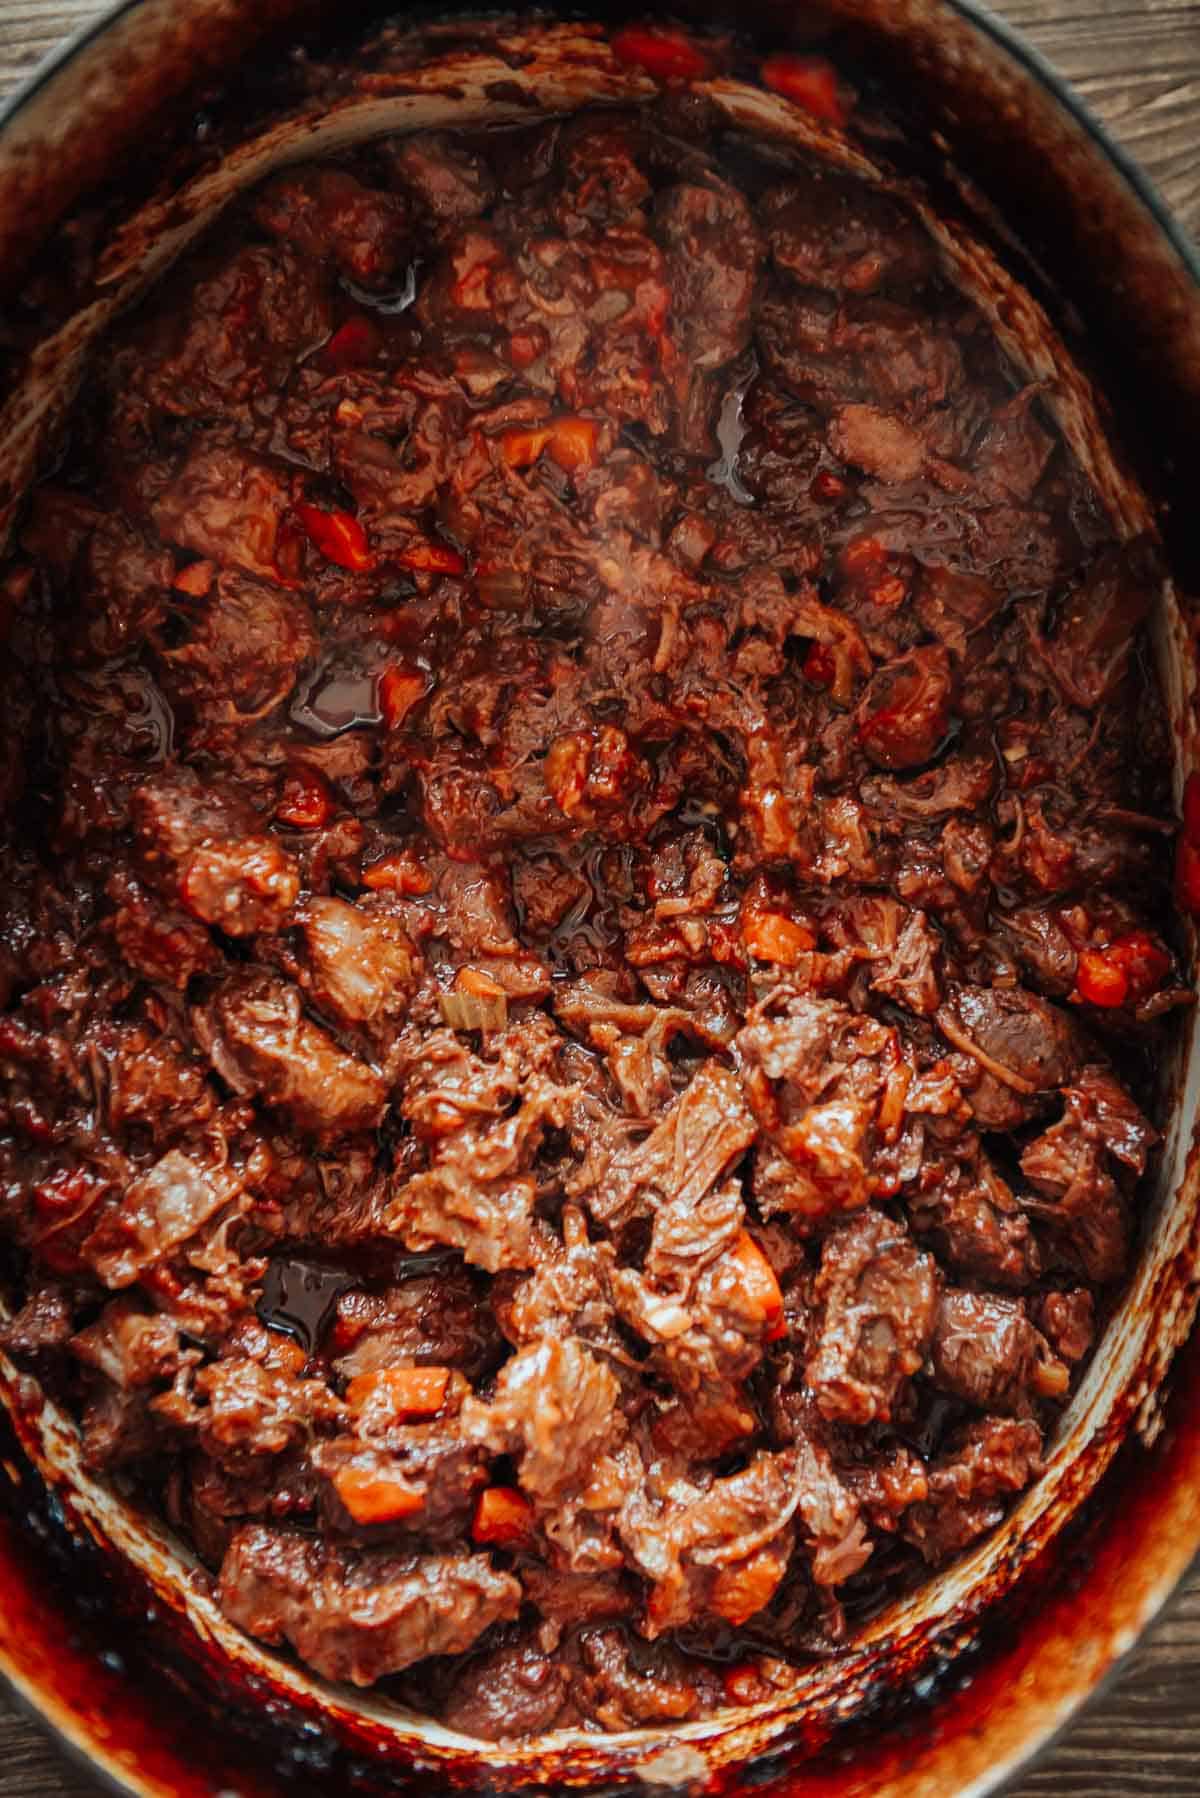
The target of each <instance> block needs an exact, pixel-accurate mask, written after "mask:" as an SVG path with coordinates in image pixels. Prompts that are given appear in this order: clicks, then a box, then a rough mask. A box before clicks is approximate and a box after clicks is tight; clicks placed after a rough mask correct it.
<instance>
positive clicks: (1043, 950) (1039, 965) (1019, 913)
mask: <svg viewBox="0 0 1200 1798" xmlns="http://www.w3.org/2000/svg"><path fill="white" fill-rule="evenodd" d="M998 934H999V935H1000V936H1001V938H1002V940H1003V942H1004V943H1005V945H1006V947H1008V948H1010V949H1011V952H1012V954H1014V955H1015V956H1016V958H1017V960H1018V961H1019V962H1020V963H1021V965H1022V967H1023V968H1025V969H1026V970H1027V972H1028V973H1029V974H1030V975H1031V976H1032V978H1033V980H1034V982H1035V984H1036V985H1037V987H1038V988H1039V990H1040V991H1041V992H1044V993H1047V994H1049V995H1050V996H1051V997H1052V998H1055V999H1065V998H1066V997H1067V996H1068V995H1069V994H1070V993H1071V992H1072V991H1073V990H1074V986H1075V972H1076V969H1077V967H1078V965H1079V954H1078V951H1077V950H1076V948H1075V945H1074V944H1073V943H1072V941H1071V939H1070V937H1069V936H1068V935H1067V933H1066V931H1065V930H1064V929H1063V927H1062V924H1061V923H1060V922H1059V920H1058V918H1057V917H1056V915H1055V913H1054V911H1053V910H1051V909H1048V908H1047V907H1046V906H1044V905H1016V906H1014V907H1013V909H1012V910H1011V911H1009V912H1005V913H1004V914H1003V917H1002V918H1001V919H1000V920H999V922H998Z"/></svg>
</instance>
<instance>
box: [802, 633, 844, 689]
mask: <svg viewBox="0 0 1200 1798" xmlns="http://www.w3.org/2000/svg"><path fill="white" fill-rule="evenodd" d="M800 672H801V674H802V675H803V676H804V678H805V680H806V681H811V682H812V684H813V686H814V687H822V688H827V687H832V685H833V683H834V681H835V680H836V679H837V657H836V656H835V655H834V653H833V651H832V649H830V647H829V645H828V644H827V643H810V644H809V646H808V653H807V654H806V656H805V658H804V660H803V662H802V663H801V665H800Z"/></svg>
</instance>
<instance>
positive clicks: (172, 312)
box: [112, 245, 330, 419]
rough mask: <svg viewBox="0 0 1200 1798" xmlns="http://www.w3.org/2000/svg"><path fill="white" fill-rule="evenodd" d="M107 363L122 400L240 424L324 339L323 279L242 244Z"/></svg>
mask: <svg viewBox="0 0 1200 1798" xmlns="http://www.w3.org/2000/svg"><path fill="white" fill-rule="evenodd" d="M192 279H193V283H194V284H193V285H192V286H191V287H190V288H189V289H188V290H187V291H186V293H185V295H184V296H183V297H182V298H181V299H179V301H178V303H177V304H176V305H175V306H172V307H171V308H169V309H168V308H163V309H160V311H159V312H158V314H157V316H156V318H155V320H154V325H153V329H152V331H151V333H150V335H149V339H148V340H147V339H146V338H145V337H143V338H142V339H141V340H140V341H137V342H135V343H134V344H133V345H132V346H131V347H130V349H129V350H128V351H127V352H125V353H124V354H122V355H120V356H118V357H116V358H114V362H113V366H112V375H113V380H114V385H115V386H116V388H117V391H118V393H119V394H121V395H132V396H134V397H135V398H137V399H138V400H141V399H143V398H144V400H145V401H148V402H149V404H150V405H151V406H153V407H155V408H161V409H162V410H163V411H164V412H167V413H170V414H173V415H175V416H177V417H183V418H188V417H195V418H201V419H208V418H211V417H212V416H214V415H215V416H218V417H220V416H229V415H233V416H235V417H236V416H238V415H239V414H241V413H243V412H244V409H245V407H246V405H247V402H248V401H249V400H251V399H252V398H254V397H256V396H260V395H262V396H265V395H269V394H272V393H274V391H275V390H276V389H277V388H278V387H279V385H280V384H281V383H282V381H283V380H284V378H285V377H286V375H287V374H288V371H289V370H290V369H291V367H292V365H293V364H294V363H295V362H296V361H298V360H299V358H300V357H301V356H303V355H304V354H306V353H307V352H308V351H309V350H314V349H316V347H317V345H318V344H320V343H321V342H323V341H324V339H325V338H326V337H327V336H328V335H329V318H330V311H329V295H328V281H327V278H326V274H325V271H324V270H323V269H322V268H321V267H320V265H319V264H318V263H316V262H314V261H313V260H312V259H311V258H302V257H300V256H298V255H296V254H295V253H293V252H292V251H291V250H290V249H288V248H287V247H286V246H283V245H274V246H260V245H242V246H241V247H240V248H238V249H236V250H234V252H233V253H232V255H229V256H227V257H226V258H225V259H224V260H222V261H218V262H216V263H215V265H214V266H211V267H209V268H207V269H205V270H203V271H202V272H201V274H200V276H199V278H198V279H196V278H195V275H194V273H193V276H192Z"/></svg>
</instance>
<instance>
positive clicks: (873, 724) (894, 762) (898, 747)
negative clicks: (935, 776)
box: [855, 644, 955, 768]
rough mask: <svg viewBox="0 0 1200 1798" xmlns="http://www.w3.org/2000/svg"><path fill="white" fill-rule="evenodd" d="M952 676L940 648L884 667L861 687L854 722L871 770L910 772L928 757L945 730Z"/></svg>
mask: <svg viewBox="0 0 1200 1798" xmlns="http://www.w3.org/2000/svg"><path fill="white" fill-rule="evenodd" d="M954 691H955V683H954V673H953V669H952V666H951V662H950V658H949V656H948V655H947V653H946V651H945V650H944V649H943V648H942V647H941V645H940V644H931V645H928V646H927V647H925V648H923V649H914V650H912V651H911V652H910V654H908V655H906V656H901V657H900V658H899V659H898V660H896V661H894V662H888V663H887V664H886V665H885V666H884V667H883V668H880V669H879V670H878V672H877V673H875V674H874V675H872V677H871V679H870V681H869V682H868V683H867V689H866V692H865V693H864V694H863V696H862V698H861V699H860V700H859V702H858V709H857V711H856V713H855V720H856V722H857V725H858V735H859V740H860V742H861V743H862V746H863V749H864V750H865V752H866V754H867V755H868V756H869V757H870V759H871V761H873V762H874V763H875V765H876V767H879V768H916V767H919V766H920V764H921V763H922V762H927V761H929V760H930V758H931V757H932V756H934V755H935V754H936V753H937V751H938V749H939V748H940V747H941V745H942V743H943V742H944V740H945V737H946V733H947V731H948V730H949V728H950V714H951V710H952V707H953V703H954Z"/></svg>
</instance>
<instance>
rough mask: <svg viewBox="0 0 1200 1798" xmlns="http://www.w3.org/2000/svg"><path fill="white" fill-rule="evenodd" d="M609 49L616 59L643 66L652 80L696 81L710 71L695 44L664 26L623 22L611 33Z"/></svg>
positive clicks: (709, 64)
mask: <svg viewBox="0 0 1200 1798" xmlns="http://www.w3.org/2000/svg"><path fill="white" fill-rule="evenodd" d="M612 48H613V55H614V56H615V57H616V59H617V61H618V62H623V63H624V64H625V65H626V67H627V68H635V69H645V71H646V73H647V75H653V76H654V79H655V80H656V81H700V80H702V79H703V77H704V76H705V75H708V74H710V73H711V72H712V63H711V62H710V61H709V59H708V57H707V56H706V55H705V54H704V51H703V50H702V49H701V48H700V46H699V44H696V43H694V42H693V41H692V39H691V38H690V37H688V36H687V35H686V34H685V33H684V32H682V31H672V30H671V29H670V27H669V26H665V25H625V26H623V27H622V29H621V30H620V31H618V32H617V33H616V35H615V36H614V38H613V41H612Z"/></svg>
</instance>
